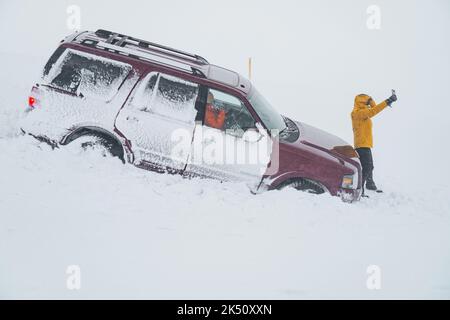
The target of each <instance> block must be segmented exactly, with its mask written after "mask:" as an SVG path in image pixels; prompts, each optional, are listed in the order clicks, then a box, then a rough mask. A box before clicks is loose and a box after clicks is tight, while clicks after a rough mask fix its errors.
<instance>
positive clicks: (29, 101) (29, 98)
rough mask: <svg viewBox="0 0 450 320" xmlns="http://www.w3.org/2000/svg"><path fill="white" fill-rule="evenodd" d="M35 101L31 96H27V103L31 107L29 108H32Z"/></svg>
mask: <svg viewBox="0 0 450 320" xmlns="http://www.w3.org/2000/svg"><path fill="white" fill-rule="evenodd" d="M35 103H36V99H35V98H34V97H32V96H29V97H28V105H29V106H30V107H31V108H34V104H35Z"/></svg>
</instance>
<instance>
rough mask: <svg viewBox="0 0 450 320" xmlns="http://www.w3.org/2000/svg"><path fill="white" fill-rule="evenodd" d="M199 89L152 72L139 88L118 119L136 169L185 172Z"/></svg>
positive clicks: (118, 126)
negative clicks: (130, 149)
mask: <svg viewBox="0 0 450 320" xmlns="http://www.w3.org/2000/svg"><path fill="white" fill-rule="evenodd" d="M198 93H199V86H198V85H197V84H195V83H192V82H189V81H186V80H184V79H181V78H178V77H174V76H172V75H168V74H164V73H161V72H157V71H153V72H150V73H148V74H147V75H146V76H145V77H144V78H143V80H142V81H140V83H139V84H138V85H137V86H136V88H135V90H134V92H133V93H132V95H131V97H130V99H129V100H128V101H127V103H126V105H125V106H124V107H123V109H122V110H121V111H120V113H119V115H118V117H117V119H116V127H117V128H118V129H119V130H120V131H121V132H122V133H123V134H124V135H125V136H126V137H127V138H128V139H129V140H130V141H131V144H132V150H133V152H134V155H135V164H136V165H137V166H144V167H151V168H152V169H156V170H164V171H175V172H181V171H183V170H184V168H185V166H186V163H187V159H188V155H189V152H190V146H191V143H192V135H193V131H194V124H195V117H196V114H197V111H196V109H195V103H196V100H197V97H198Z"/></svg>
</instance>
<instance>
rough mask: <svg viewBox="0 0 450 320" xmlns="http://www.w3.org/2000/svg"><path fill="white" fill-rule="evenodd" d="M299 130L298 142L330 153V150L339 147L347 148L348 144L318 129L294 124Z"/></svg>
mask: <svg viewBox="0 0 450 320" xmlns="http://www.w3.org/2000/svg"><path fill="white" fill-rule="evenodd" d="M295 123H296V124H297V126H298V128H299V130H300V138H299V141H300V142H302V143H304V144H307V145H310V146H313V147H318V148H320V149H326V150H328V151H331V150H332V149H334V148H336V147H340V146H348V145H349V144H348V143H347V142H346V141H345V140H343V139H341V138H339V137H337V136H335V135H333V134H331V133H328V132H326V131H323V130H321V129H318V128H316V127H313V126H310V125H309V124H306V123H303V122H295Z"/></svg>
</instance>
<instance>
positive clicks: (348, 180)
mask: <svg viewBox="0 0 450 320" xmlns="http://www.w3.org/2000/svg"><path fill="white" fill-rule="evenodd" d="M357 187H358V178H357V177H356V176H355V175H354V174H347V175H345V176H344V177H343V178H342V188H344V189H356V188H357Z"/></svg>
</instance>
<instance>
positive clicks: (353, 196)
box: [338, 188, 362, 203]
mask: <svg viewBox="0 0 450 320" xmlns="http://www.w3.org/2000/svg"><path fill="white" fill-rule="evenodd" d="M361 194H362V189H344V188H341V189H340V190H339V191H338V195H339V197H340V198H341V199H342V201H344V202H349V203H351V202H355V201H359V199H361Z"/></svg>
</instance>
